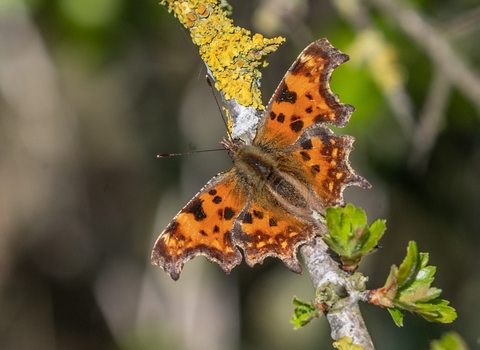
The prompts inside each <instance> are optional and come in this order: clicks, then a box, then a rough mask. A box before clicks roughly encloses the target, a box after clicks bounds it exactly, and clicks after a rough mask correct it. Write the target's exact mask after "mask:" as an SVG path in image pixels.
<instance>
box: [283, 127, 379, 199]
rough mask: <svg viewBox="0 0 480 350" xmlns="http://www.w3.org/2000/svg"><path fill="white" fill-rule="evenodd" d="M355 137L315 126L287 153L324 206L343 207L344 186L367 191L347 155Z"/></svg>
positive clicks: (365, 185)
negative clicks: (295, 159)
mask: <svg viewBox="0 0 480 350" xmlns="http://www.w3.org/2000/svg"><path fill="white" fill-rule="evenodd" d="M353 141H354V138H353V137H352V136H349V135H337V134H335V133H333V132H332V131H331V130H330V129H329V128H328V127H326V126H324V125H321V124H316V125H313V126H311V127H310V128H308V129H307V130H305V132H304V133H303V134H302V136H301V137H300V139H299V140H298V141H297V142H296V143H295V145H294V146H293V147H291V148H290V149H289V151H290V152H291V153H292V154H293V155H294V156H295V157H296V158H297V159H298V160H299V162H300V164H301V167H302V169H303V174H302V177H303V178H304V179H305V183H306V184H307V185H308V186H309V187H311V188H312V189H313V190H314V191H315V193H316V194H317V197H318V198H321V199H322V202H323V203H324V205H325V206H326V207H328V206H335V205H344V204H345V203H344V199H343V195H342V193H343V190H344V189H345V187H347V186H352V185H356V186H360V187H363V188H369V187H370V184H369V183H368V182H367V181H366V180H365V179H364V178H363V177H361V176H360V175H358V174H357V173H356V172H355V171H354V170H353V169H352V168H351V167H350V161H349V160H348V155H349V154H350V151H352V150H353V146H352V144H353Z"/></svg>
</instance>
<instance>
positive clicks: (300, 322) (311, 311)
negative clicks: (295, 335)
mask: <svg viewBox="0 0 480 350" xmlns="http://www.w3.org/2000/svg"><path fill="white" fill-rule="evenodd" d="M293 305H294V307H295V308H294V312H293V316H292V319H291V320H290V322H291V323H293V324H294V326H293V329H299V328H301V327H303V326H305V325H306V324H308V323H310V321H311V320H313V319H314V318H317V317H320V315H321V314H320V312H319V311H318V310H317V308H316V307H315V305H314V304H313V303H311V302H308V301H302V300H299V299H297V297H293Z"/></svg>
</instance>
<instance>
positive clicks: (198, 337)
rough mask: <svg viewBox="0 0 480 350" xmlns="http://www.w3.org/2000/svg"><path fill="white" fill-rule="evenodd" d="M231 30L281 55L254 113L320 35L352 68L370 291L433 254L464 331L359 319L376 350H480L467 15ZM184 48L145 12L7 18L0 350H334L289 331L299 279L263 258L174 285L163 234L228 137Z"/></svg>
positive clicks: (474, 46)
mask: <svg viewBox="0 0 480 350" xmlns="http://www.w3.org/2000/svg"><path fill="white" fill-rule="evenodd" d="M230 4H231V5H232V6H233V16H232V17H233V19H234V20H235V23H236V24H237V25H240V26H243V27H245V28H248V29H250V30H252V31H253V32H260V33H262V34H264V35H265V36H270V37H271V36H277V35H283V36H285V37H286V38H287V43H285V44H284V45H282V46H281V48H280V49H279V50H278V52H276V53H274V54H272V55H271V57H270V59H269V62H270V65H269V66H268V67H267V68H265V69H264V70H263V73H264V78H263V81H262V90H263V94H264V96H263V100H264V103H267V102H268V99H269V97H270V96H271V94H272V93H273V91H274V89H275V87H276V85H277V84H278V83H279V82H280V80H281V79H282V77H283V75H284V74H285V72H286V70H287V69H288V68H289V66H290V65H291V63H292V62H293V60H294V59H295V58H296V57H297V55H298V54H299V53H300V51H301V50H302V49H303V48H304V47H305V46H306V45H307V44H309V43H310V42H312V41H313V40H315V39H318V38H321V37H327V38H328V39H329V40H330V42H331V43H332V44H333V45H334V46H335V47H338V48H339V49H341V50H342V51H343V52H345V53H347V54H349V55H350V57H351V60H350V62H348V63H346V64H344V65H342V66H341V67H339V68H337V69H336V70H335V72H334V73H333V79H332V83H331V86H332V90H333V91H334V92H335V93H337V94H339V96H340V98H341V100H342V102H344V103H349V104H352V105H354V106H355V107H356V109H357V111H356V112H355V113H354V114H353V117H352V119H351V123H350V124H349V125H348V126H347V127H346V128H344V129H338V130H335V131H336V132H339V133H347V134H350V135H353V136H355V137H356V142H355V148H356V149H355V151H354V152H352V154H351V156H350V159H351V160H352V164H353V167H354V168H355V169H356V170H357V171H358V172H359V173H360V174H362V175H363V176H365V177H366V178H367V179H368V180H369V181H370V182H371V183H372V185H373V188H372V189H371V190H369V191H365V190H361V189H358V188H349V189H347V190H346V191H345V197H346V199H347V200H348V201H350V202H353V203H354V204H355V205H356V206H361V207H362V208H364V209H365V210H366V212H367V215H368V217H369V220H370V221H373V220H375V219H377V218H385V219H387V227H388V230H387V232H386V235H385V236H384V238H383V239H382V241H381V245H382V249H381V250H379V251H378V252H377V253H376V254H374V255H372V256H369V257H368V258H367V259H365V261H364V262H363V265H362V266H361V270H362V271H363V272H364V273H365V274H366V275H368V276H369V278H370V281H369V284H368V287H369V288H375V287H380V286H381V285H382V284H383V282H384V281H385V278H386V276H387V275H388V272H389V269H390V266H391V265H392V264H397V265H398V264H400V263H401V261H402V259H403V257H404V256H405V252H406V247H407V244H408V241H410V240H415V241H417V243H418V245H419V249H420V251H423V252H429V253H430V262H431V264H432V265H435V266H437V267H438V269H437V274H436V280H435V282H434V285H435V286H436V287H438V288H441V289H442V290H443V294H442V298H443V299H447V300H449V301H450V302H451V305H452V306H453V307H454V308H456V310H457V312H458V319H457V320H456V321H455V322H454V323H453V324H449V325H437V324H429V323H428V322H426V321H424V320H423V319H421V318H419V317H417V316H414V315H407V316H406V319H405V321H404V324H405V327H404V328H403V329H399V328H397V327H396V326H395V325H394V323H393V321H392V320H391V319H390V316H389V314H388V312H387V311H386V310H384V309H380V308H376V307H373V306H370V305H362V310H363V312H364V317H365V319H366V322H367V326H368V328H369V330H370V332H371V334H372V337H373V339H374V342H375V344H376V346H377V348H378V349H387V348H388V349H427V348H428V346H429V345H428V344H429V342H430V341H431V340H433V339H436V338H439V337H440V335H441V334H442V333H443V332H445V331H448V330H456V331H457V332H459V333H460V334H461V335H462V336H463V337H464V338H465V339H466V340H467V342H468V343H469V346H470V347H471V348H472V349H477V348H480V345H479V342H480V340H479V339H480V328H479V324H480V259H479V253H478V252H479V243H480V242H479V241H480V236H479V231H480V215H479V214H480V213H479V208H480V185H479V181H480V122H479V117H480V67H479V62H480V40H479V38H480V4H479V2H478V0H460V1H458V0H442V1H438V0H419V1H403V0H364V1H357V0H331V1H327V0H317V1H306V0H295V1H293V0H264V1H260V0H257V1H240V0H231V1H230ZM196 50H197V49H196V47H194V45H193V44H192V43H191V41H190V38H189V33H188V32H187V31H186V30H184V29H183V28H182V27H181V25H180V24H179V22H178V21H177V20H176V19H175V18H173V16H172V15H171V14H168V13H167V11H166V10H165V8H163V7H162V6H160V5H158V0H157V1H154V0H152V1H147V0H141V1H139V0H137V1H133V0H102V1H98V0H83V1H77V0H25V1H22V0H1V1H0V349H188V350H189V349H211V350H212V349H235V350H236V349H279V350H280V349H291V348H297V349H300V348H301V349H329V348H332V346H331V338H330V336H329V326H328V324H327V322H326V320H325V319H324V318H321V319H319V320H315V321H314V322H312V323H311V324H310V325H308V326H306V327H304V328H303V329H300V330H298V331H293V329H292V324H290V323H289V319H290V317H291V315H292V311H293V307H292V302H291V300H292V298H293V296H294V295H296V296H297V297H299V298H302V299H304V300H311V299H313V297H314V295H313V289H312V286H311V283H310V280H309V278H308V274H303V275H301V276H298V275H295V274H293V273H291V272H290V271H289V270H288V269H286V268H285V267H284V266H283V264H282V263H281V262H280V261H276V260H274V259H267V261H266V262H265V264H264V265H262V266H256V267H255V268H253V269H250V268H248V267H246V266H245V265H244V264H242V265H241V266H239V267H237V268H235V269H234V271H233V272H232V274H231V275H229V276H227V275H224V274H223V272H222V271H221V269H220V268H219V267H218V266H217V265H215V264H211V263H209V262H207V261H206V259H205V258H203V257H198V258H196V259H194V260H192V261H190V262H188V263H187V264H186V266H185V268H184V271H183V272H182V275H181V278H180V280H179V281H177V282H173V281H172V280H171V279H170V277H169V276H168V275H167V274H165V273H164V272H163V271H162V270H160V269H158V268H156V267H153V266H151V265H150V262H149V260H150V252H151V248H152V246H153V243H154V241H155V239H156V238H157V236H158V235H159V233H160V232H161V231H162V230H163V228H164V227H165V226H166V225H167V224H168V222H169V221H170V220H171V219H172V218H173V216H174V215H175V214H176V213H177V212H178V210H180V209H181V207H182V206H183V205H184V204H185V203H186V202H187V201H188V200H189V199H190V198H191V197H192V196H193V195H194V194H195V193H196V192H197V191H198V190H199V189H200V188H201V187H202V186H203V185H204V184H205V182H206V181H207V180H209V179H210V178H211V177H212V176H213V175H215V174H216V173H218V172H219V171H222V170H226V169H228V168H229V167H230V165H231V161H230V160H229V158H228V156H227V154H226V153H206V154H205V153H204V154H196V155H186V156H183V157H176V158H168V159H162V160H158V159H156V154H158V153H170V152H187V151H191V150H195V149H210V148H218V141H220V140H221V138H222V137H223V136H224V135H225V130H224V126H223V123H222V121H221V120H220V116H219V112H218V110H217V107H216V105H215V101H214V99H213V97H212V95H211V92H210V90H209V87H208V85H207V84H206V83H205V81H204V75H205V68H204V66H203V64H202V62H201V60H200V58H199V56H198V54H197V51H196Z"/></svg>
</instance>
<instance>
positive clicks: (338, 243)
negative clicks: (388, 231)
mask: <svg viewBox="0 0 480 350" xmlns="http://www.w3.org/2000/svg"><path fill="white" fill-rule="evenodd" d="M326 220H327V228H328V230H329V233H328V234H326V235H324V236H323V239H324V241H325V242H326V243H327V244H328V246H329V247H330V249H332V250H333V251H334V252H335V253H337V254H338V255H339V256H340V259H341V260H342V263H343V268H344V269H345V270H348V271H355V270H356V269H357V267H358V264H359V263H360V260H361V259H362V257H363V256H365V255H368V254H371V253H373V252H375V251H376V247H377V245H378V241H379V240H380V238H381V237H382V236H383V233H384V232H385V220H377V221H375V222H374V223H373V224H372V225H371V226H370V227H369V226H368V225H367V216H366V215H365V212H364V211H363V210H362V209H360V208H355V207H354V206H353V205H352V204H347V205H346V206H345V208H341V207H331V208H327V211H326Z"/></svg>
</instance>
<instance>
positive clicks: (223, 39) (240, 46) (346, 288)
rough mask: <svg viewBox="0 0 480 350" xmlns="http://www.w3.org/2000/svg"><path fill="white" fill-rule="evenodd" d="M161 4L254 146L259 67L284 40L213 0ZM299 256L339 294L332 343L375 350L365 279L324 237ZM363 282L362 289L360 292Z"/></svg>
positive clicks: (316, 278) (319, 282) (324, 287)
mask: <svg viewBox="0 0 480 350" xmlns="http://www.w3.org/2000/svg"><path fill="white" fill-rule="evenodd" d="M162 4H164V5H166V6H167V8H168V10H169V11H173V12H174V14H175V16H177V17H178V18H179V20H180V22H181V23H182V24H183V25H184V26H185V27H186V28H187V29H189V30H190V33H191V37H192V39H193V42H194V43H195V44H197V45H198V46H199V51H200V55H201V57H202V59H203V61H204V62H205V64H206V66H207V70H208V72H209V73H210V74H211V75H212V77H213V79H214V81H215V87H216V88H217V89H218V90H219V91H220V93H221V94H222V96H223V97H224V99H225V102H226V106H227V108H228V118H229V125H230V126H231V128H232V136H233V137H234V138H241V139H243V140H244V141H246V142H247V143H248V142H251V140H253V138H254V136H255V132H256V125H257V122H258V118H259V116H260V115H261V111H262V110H264V106H263V105H262V104H261V95H260V90H259V86H260V78H261V73H260V71H259V69H260V68H261V67H263V66H265V65H266V63H265V56H266V55H268V54H269V53H271V52H273V51H275V50H276V49H277V47H278V46H279V44H280V43H281V42H283V40H284V39H283V38H273V39H266V38H264V37H263V36H262V35H260V34H255V35H253V36H251V33H250V32H249V31H247V30H245V29H243V28H239V27H235V26H233V23H232V21H231V20H230V19H228V18H227V17H226V16H225V12H224V11H222V9H221V8H220V7H219V6H218V2H217V1H214V0H209V1H202V2H201V3H200V2H198V3H197V2H195V1H192V0H190V1H174V0H164V1H162ZM342 57H343V56H342ZM245 125H247V127H245ZM350 170H351V169H350ZM352 172H353V170H352ZM352 181H353V180H352ZM365 183H366V181H365ZM319 220H320V219H319ZM322 225H323V223H322ZM301 253H302V255H303V258H304V260H305V263H306V265H307V269H308V271H309V273H310V276H311V278H312V281H313V284H314V287H315V291H316V293H317V294H318V293H320V294H321V293H323V292H330V291H331V292H332V293H333V294H335V295H333V294H332V299H331V302H330V303H328V310H326V311H327V320H328V322H329V323H330V326H331V329H332V337H333V339H334V340H336V341H339V340H340V339H341V338H343V337H344V336H348V337H349V338H351V339H352V340H353V342H354V343H355V344H357V345H361V346H363V347H364V348H365V349H373V348H374V347H373V343H372V341H371V338H370V335H369V333H368V331H367V329H366V327H365V323H364V321H363V319H362V316H361V314H360V310H359V307H358V301H359V300H361V299H362V298H363V299H365V294H364V293H363V294H362V293H361V292H359V290H364V289H365V279H364V278H363V277H360V275H358V274H355V275H354V277H353V278H352V276H351V275H349V274H348V273H346V272H344V271H342V270H340V269H339V267H338V264H337V263H336V262H335V261H334V260H333V259H332V258H331V257H330V255H329V254H328V253H327V246H326V244H325V243H324V242H323V241H322V239H321V238H316V243H315V245H313V246H308V245H306V246H304V247H302V248H301ZM359 284H360V285H361V286H360V287H363V288H359ZM344 293H346V294H347V295H344ZM322 300H323V301H324V300H325V298H323V299H322Z"/></svg>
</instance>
